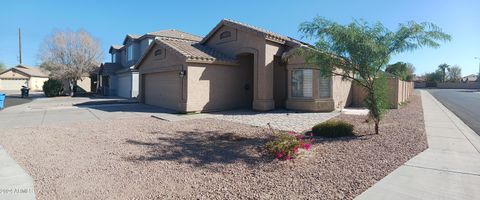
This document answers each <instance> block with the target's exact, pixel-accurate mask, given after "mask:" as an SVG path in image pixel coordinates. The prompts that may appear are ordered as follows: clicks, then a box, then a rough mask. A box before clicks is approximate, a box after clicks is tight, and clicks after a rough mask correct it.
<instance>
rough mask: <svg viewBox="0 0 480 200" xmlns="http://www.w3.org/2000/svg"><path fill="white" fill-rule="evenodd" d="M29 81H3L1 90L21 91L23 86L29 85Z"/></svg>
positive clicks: (0, 83)
mask: <svg viewBox="0 0 480 200" xmlns="http://www.w3.org/2000/svg"><path fill="white" fill-rule="evenodd" d="M27 83H28V82H27V79H2V80H1V81H0V89H1V90H20V89H21V88H22V85H27Z"/></svg>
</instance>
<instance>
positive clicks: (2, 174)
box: [0, 146, 35, 200]
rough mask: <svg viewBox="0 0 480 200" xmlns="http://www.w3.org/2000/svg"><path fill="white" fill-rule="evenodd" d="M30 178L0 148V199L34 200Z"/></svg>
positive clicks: (0, 147)
mask: <svg viewBox="0 0 480 200" xmlns="http://www.w3.org/2000/svg"><path fill="white" fill-rule="evenodd" d="M33 189H34V188H33V180H32V178H31V177H30V176H29V175H28V174H27V173H26V172H25V171H24V170H23V169H22V168H21V167H20V166H19V165H18V164H17V163H16V162H15V161H14V160H13V159H12V158H11V157H10V156H9V155H8V153H7V151H5V149H4V148H3V147H2V146H0V199H9V200H31V199H35V192H34V190H33Z"/></svg>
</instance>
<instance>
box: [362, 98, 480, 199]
mask: <svg viewBox="0 0 480 200" xmlns="http://www.w3.org/2000/svg"><path fill="white" fill-rule="evenodd" d="M421 95H422V104H423V112H424V118H425V128H426V132H427V139H428V146H429V148H428V149H427V150H425V151H424V152H422V153H420V154H419V155H417V156H415V157H414V158H412V159H410V160H409V161H408V162H406V163H405V164H404V165H402V166H401V167H399V168H398V169H396V170H395V171H393V172H392V173H391V174H389V175H388V176H386V177H385V178H383V179H382V180H380V181H379V182H378V183H376V184H375V185H373V186H372V187H371V188H369V189H368V190H367V191H365V192H364V193H362V194H361V195H359V196H358V197H357V198H355V199H358V200H363V199H369V200H371V199H399V200H400V199H402V200H403V199H479V198H480V137H479V136H478V135H477V134H476V133H475V132H473V131H472V130H471V129H470V128H469V127H468V126H467V125H465V124H464V123H463V122H462V121H461V120H460V119H459V118H458V117H457V116H455V115H454V114H453V113H452V112H450V111H449V110H448V109H447V108H445V107H444V106H443V105H442V104H441V103H440V102H438V101H437V100H436V99H435V98H434V97H433V96H432V95H431V94H430V93H428V92H427V91H421Z"/></svg>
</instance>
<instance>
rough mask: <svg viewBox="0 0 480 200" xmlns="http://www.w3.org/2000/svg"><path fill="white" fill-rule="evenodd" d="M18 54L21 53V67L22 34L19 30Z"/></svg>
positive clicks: (20, 58) (20, 54) (20, 55)
mask: <svg viewBox="0 0 480 200" xmlns="http://www.w3.org/2000/svg"><path fill="white" fill-rule="evenodd" d="M18 52H19V57H18V58H19V61H20V65H21V64H22V32H21V31H20V28H18Z"/></svg>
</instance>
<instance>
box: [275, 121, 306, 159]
mask: <svg viewBox="0 0 480 200" xmlns="http://www.w3.org/2000/svg"><path fill="white" fill-rule="evenodd" d="M268 127H269V128H270V131H271V132H272V134H273V139H272V141H269V142H268V143H267V145H266V148H267V150H268V151H269V152H270V153H271V154H272V155H273V156H274V157H275V159H279V160H291V159H294V158H296V157H298V156H299V155H300V154H302V153H303V152H305V151H308V150H310V148H311V146H312V143H313V139H306V138H305V136H304V135H302V134H298V133H295V132H292V131H290V132H275V131H274V130H273V129H272V128H271V127H270V124H268Z"/></svg>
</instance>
